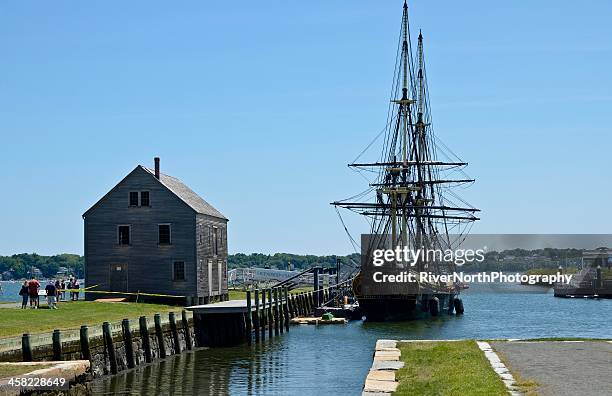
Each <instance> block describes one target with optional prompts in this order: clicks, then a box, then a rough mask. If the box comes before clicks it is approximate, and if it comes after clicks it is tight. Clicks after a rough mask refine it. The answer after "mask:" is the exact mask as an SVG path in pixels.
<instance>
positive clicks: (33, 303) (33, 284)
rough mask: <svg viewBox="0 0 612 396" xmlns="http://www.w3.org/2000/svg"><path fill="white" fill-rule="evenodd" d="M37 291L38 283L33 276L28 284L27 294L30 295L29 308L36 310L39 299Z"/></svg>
mask: <svg viewBox="0 0 612 396" xmlns="http://www.w3.org/2000/svg"><path fill="white" fill-rule="evenodd" d="M38 289H40V282H38V281H37V280H36V277H35V276H33V277H32V279H31V280H30V281H29V282H28V293H29V294H30V308H34V309H38V306H39V303H40V301H39V298H38Z"/></svg>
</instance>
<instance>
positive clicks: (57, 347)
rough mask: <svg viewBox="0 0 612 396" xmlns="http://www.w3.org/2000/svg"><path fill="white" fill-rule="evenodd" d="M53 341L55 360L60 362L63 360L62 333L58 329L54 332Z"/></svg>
mask: <svg viewBox="0 0 612 396" xmlns="http://www.w3.org/2000/svg"><path fill="white" fill-rule="evenodd" d="M51 340H52V342H53V360H55V361H60V360H62V333H61V332H60V331H59V330H57V329H56V330H53V335H52V336H51Z"/></svg>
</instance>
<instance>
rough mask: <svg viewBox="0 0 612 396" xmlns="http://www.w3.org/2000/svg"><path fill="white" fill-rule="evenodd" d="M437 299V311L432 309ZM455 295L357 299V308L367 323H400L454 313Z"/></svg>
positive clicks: (391, 296)
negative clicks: (434, 300)
mask: <svg viewBox="0 0 612 396" xmlns="http://www.w3.org/2000/svg"><path fill="white" fill-rule="evenodd" d="M434 297H435V298H437V299H438V302H437V309H432V305H434V304H433V303H432V301H433V299H434ZM456 297H457V295H456V294H455V293H436V294H421V295H414V294H413V295H395V296H393V295H388V296H376V297H373V296H368V297H366V296H361V297H357V300H358V302H359V308H360V309H361V312H362V314H363V316H364V317H365V320H366V321H368V322H382V321H402V320H415V319H424V318H429V317H432V316H439V315H448V314H452V313H453V312H454V299H455V298H456Z"/></svg>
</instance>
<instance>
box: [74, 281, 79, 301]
mask: <svg viewBox="0 0 612 396" xmlns="http://www.w3.org/2000/svg"><path fill="white" fill-rule="evenodd" d="M79 287H81V284H80V283H79V280H78V279H77V278H74V301H79Z"/></svg>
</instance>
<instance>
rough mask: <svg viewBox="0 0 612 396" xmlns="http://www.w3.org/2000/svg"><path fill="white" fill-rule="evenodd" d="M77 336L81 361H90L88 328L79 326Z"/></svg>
mask: <svg viewBox="0 0 612 396" xmlns="http://www.w3.org/2000/svg"><path fill="white" fill-rule="evenodd" d="M79 336H80V337H79V340H80V343H81V359H83V360H89V361H91V350H90V349H89V328H88V327H87V326H85V325H83V326H81V330H80V333H79Z"/></svg>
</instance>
